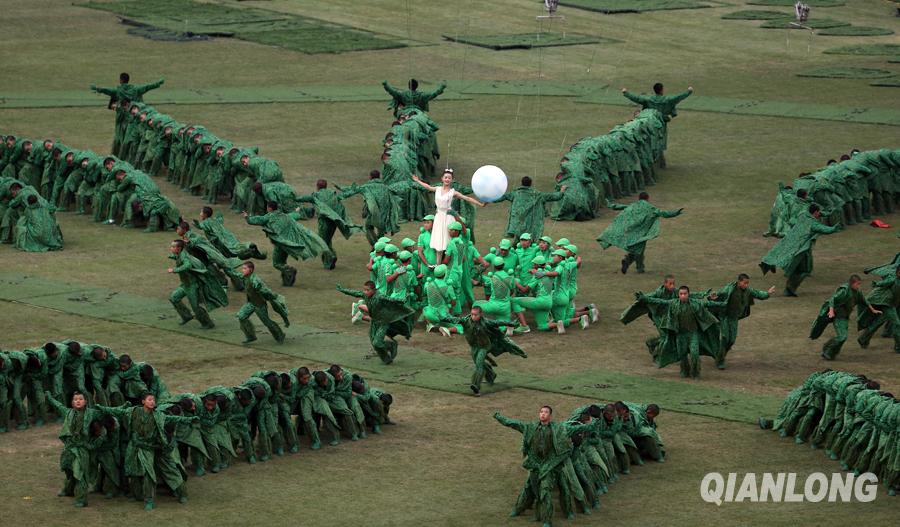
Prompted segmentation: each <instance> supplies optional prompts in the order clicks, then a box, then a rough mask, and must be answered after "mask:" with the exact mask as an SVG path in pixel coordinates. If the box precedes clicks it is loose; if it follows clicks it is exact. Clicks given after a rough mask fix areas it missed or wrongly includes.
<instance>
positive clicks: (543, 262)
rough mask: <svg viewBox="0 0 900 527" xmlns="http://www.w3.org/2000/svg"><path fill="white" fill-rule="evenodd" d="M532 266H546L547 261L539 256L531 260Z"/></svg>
mask: <svg viewBox="0 0 900 527" xmlns="http://www.w3.org/2000/svg"><path fill="white" fill-rule="evenodd" d="M531 263H532V265H546V264H547V259H546V258H544V257H543V255H540V254H539V255H537V256H535V257H534V258H532V259H531Z"/></svg>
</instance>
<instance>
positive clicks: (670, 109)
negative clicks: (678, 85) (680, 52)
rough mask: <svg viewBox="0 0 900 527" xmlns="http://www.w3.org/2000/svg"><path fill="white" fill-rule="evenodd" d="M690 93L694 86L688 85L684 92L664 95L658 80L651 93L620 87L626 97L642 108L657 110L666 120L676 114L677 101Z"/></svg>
mask: <svg viewBox="0 0 900 527" xmlns="http://www.w3.org/2000/svg"><path fill="white" fill-rule="evenodd" d="M692 93H694V88H693V87H691V86H688V89H687V91H685V92H681V93H678V94H675V95H666V94H665V87H664V86H663V85H662V83H660V82H657V83H656V84H654V85H653V95H638V94H635V93H631V92H629V91H628V90H627V89H625V88H622V95H624V96H625V98H626V99H628V100H629V101H631V102H634V103H636V104H639V105H641V108H643V109H644V110H646V109H648V108H651V109H653V110H657V111H658V112H660V113H661V114H663V118H664V119H665V121H666V122H669V121H671V120H672V118H673V117H676V116H677V115H678V111H677V109H676V108H675V107H676V106H677V105H678V103H680V102H681V101H683V100H685V99H687V98H688V97H690V96H691V94H692Z"/></svg>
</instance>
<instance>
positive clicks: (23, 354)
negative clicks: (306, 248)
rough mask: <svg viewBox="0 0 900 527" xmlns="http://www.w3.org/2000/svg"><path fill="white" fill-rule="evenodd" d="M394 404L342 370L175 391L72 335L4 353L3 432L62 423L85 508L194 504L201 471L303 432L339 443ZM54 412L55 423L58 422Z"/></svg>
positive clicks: (260, 375) (265, 454) (73, 492)
mask: <svg viewBox="0 0 900 527" xmlns="http://www.w3.org/2000/svg"><path fill="white" fill-rule="evenodd" d="M392 402H393V397H392V396H391V395H390V394H389V393H387V392H385V391H384V390H381V389H379V388H376V387H372V386H369V384H368V382H367V381H366V379H364V378H363V377H362V376H360V375H358V374H355V373H353V372H351V371H349V370H347V369H346V368H342V367H341V366H339V365H336V364H333V365H331V366H330V367H329V368H327V369H326V370H323V371H311V370H310V369H309V368H306V367H300V368H295V369H292V370H290V371H286V372H277V371H274V370H260V371H257V372H255V373H253V374H252V375H251V376H250V377H249V378H248V379H247V380H245V381H244V382H242V383H241V384H239V385H237V386H234V387H225V386H213V387H210V388H207V389H205V390H203V391H201V392H198V393H178V394H176V393H170V392H169V390H168V389H167V387H166V384H165V383H164V382H163V380H162V378H161V377H160V375H159V372H158V371H157V370H156V369H155V368H154V367H153V366H151V365H150V364H148V363H145V362H136V361H134V360H133V359H132V358H131V357H130V356H129V355H127V354H123V355H118V356H117V355H116V354H115V353H114V352H113V351H112V350H111V349H110V348H109V347H107V346H103V345H99V344H89V343H85V342H78V341H74V340H64V341H60V342H47V343H46V344H44V345H42V346H38V347H34V348H28V349H23V350H21V351H2V352H0V433H2V432H6V431H7V430H8V429H9V427H10V426H12V425H13V424H14V423H15V428H16V429H17V430H24V429H26V428H28V427H29V424H30V422H29V420H30V417H33V418H34V425H35V426H42V425H44V424H45V423H46V422H48V421H49V420H50V419H52V418H55V419H56V420H57V421H58V422H61V423H62V429H61V430H60V434H59V438H60V439H61V440H62V442H63V451H62V454H61V455H60V470H61V471H62V472H63V473H64V474H65V484H64V486H63V489H62V490H61V491H60V494H59V495H60V496H74V497H75V506H77V507H84V506H86V505H87V500H88V493H89V491H90V490H91V489H92V488H93V490H94V492H101V493H103V494H105V495H106V497H107V498H112V497H115V496H119V495H124V496H127V497H131V498H134V499H136V500H143V501H144V507H145V509H148V510H149V509H152V508H153V507H154V506H155V497H156V490H157V487H158V486H165V487H167V488H168V489H169V490H170V491H171V492H172V494H173V495H174V496H175V497H176V498H178V500H179V501H180V502H181V503H184V502H186V501H187V490H186V487H185V481H186V479H187V476H188V472H187V470H186V467H187V466H192V468H193V469H194V475H196V476H203V475H204V474H206V473H207V471H209V472H212V473H217V472H220V471H221V470H223V469H225V468H227V467H228V466H229V465H230V464H231V463H232V462H233V461H234V460H235V459H237V458H238V457H241V456H243V457H244V458H245V459H246V460H247V461H248V462H249V463H251V464H254V463H256V462H257V460H259V461H266V460H268V459H270V458H271V457H272V455H278V456H281V455H284V453H285V451H288V452H290V453H297V452H299V450H300V440H299V437H300V436H304V435H305V436H306V437H307V438H308V440H309V443H310V445H309V446H310V448H311V449H312V450H318V449H319V448H321V440H320V435H319V432H320V429H321V428H324V429H325V430H326V431H327V433H328V438H329V440H330V441H329V444H330V445H331V446H336V445H338V444H339V443H340V439H341V436H342V435H343V436H345V437H348V438H350V439H351V440H353V441H356V440H358V439H362V438H365V437H366V436H367V432H366V431H367V430H371V431H372V432H374V433H376V434H380V433H381V426H382V425H384V424H391V422H390V420H389V418H388V413H389V411H390V406H391V404H392ZM54 414H55V417H54Z"/></svg>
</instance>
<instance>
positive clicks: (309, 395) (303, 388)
mask: <svg viewBox="0 0 900 527" xmlns="http://www.w3.org/2000/svg"><path fill="white" fill-rule="evenodd" d="M289 373H290V375H291V376H292V377H294V379H296V380H295V381H294V382H293V383H291V386H292V387H293V389H294V394H293V400H294V410H293V412H294V414H295V415H296V416H297V431H298V433H299V432H301V431H302V433H303V434H305V435H306V436H307V437H309V440H310V442H311V444H310V448H311V449H312V450H318V449H320V448H322V443H321V440H320V439H319V425H318V423H317V422H316V419H317V418H319V419H321V420H322V421H323V422H324V424H325V428H327V429H328V430H329V431H330V432H331V435H332V438H334V439H336V438H337V436H338V422H337V419H335V418H334V414H332V413H331V408H330V407H329V406H328V403H327V402H326V401H325V400H324V399H322V398H321V397H320V396H319V395H318V394H317V392H316V384H315V382H310V381H311V380H312V373H310V371H309V368H307V367H305V366H303V367H301V368H297V369H296V370H291V371H290V372H289Z"/></svg>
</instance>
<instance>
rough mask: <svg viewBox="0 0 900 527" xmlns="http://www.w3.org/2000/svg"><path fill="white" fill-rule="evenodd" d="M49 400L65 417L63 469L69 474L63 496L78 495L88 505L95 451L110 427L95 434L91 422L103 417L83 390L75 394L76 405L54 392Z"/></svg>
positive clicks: (61, 434) (79, 502) (78, 503)
mask: <svg viewBox="0 0 900 527" xmlns="http://www.w3.org/2000/svg"><path fill="white" fill-rule="evenodd" d="M46 397H47V400H48V401H49V402H50V405H51V406H52V407H53V409H54V410H55V411H56V413H57V414H59V415H60V416H62V418H63V425H62V428H61V429H60V431H59V438H60V440H62V442H63V451H62V453H61V454H60V456H59V469H60V470H61V471H62V472H63V473H65V475H66V482H65V484H64V485H63V489H62V490H61V491H59V496H73V495H74V496H75V506H76V507H85V506H86V505H87V497H88V486H89V485H90V482H91V479H92V477H93V475H94V467H93V463H94V450H96V449H97V448H98V447H99V446H100V443H102V441H103V439H104V436H105V435H106V429H105V428H103V427H102V426H100V427H99V428H100V430H99V433H98V434H97V435H95V434H93V433H91V423H93V422H94V421H95V420H96V419H98V418H99V415H98V414H97V412H96V411H95V410H93V409H91V408H88V407H87V399H85V397H84V394H83V393H81V392H75V394H74V395H72V407H71V408H67V407H66V405H64V404H62V403H60V402H59V401H57V400H56V399H54V398H53V396H52V395H51V394H50V392H46Z"/></svg>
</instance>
